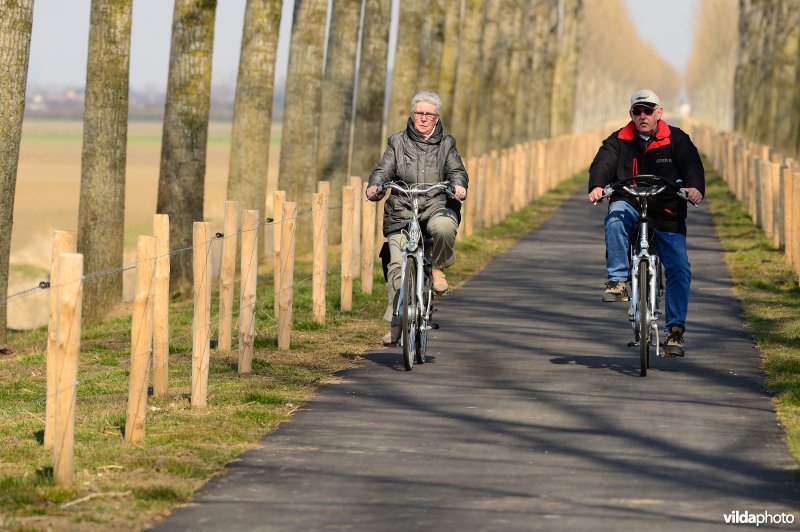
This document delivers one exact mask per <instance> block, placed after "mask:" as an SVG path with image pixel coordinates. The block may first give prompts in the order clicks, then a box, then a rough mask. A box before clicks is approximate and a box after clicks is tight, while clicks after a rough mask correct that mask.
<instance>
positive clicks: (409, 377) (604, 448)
mask: <svg viewBox="0 0 800 532" xmlns="http://www.w3.org/2000/svg"><path fill="white" fill-rule="evenodd" d="M584 197H585V196H584V195H583V194H580V195H578V196H576V197H575V198H573V199H572V200H570V201H568V202H567V203H566V204H565V205H564V206H563V207H562V208H560V209H559V210H558V211H557V212H556V213H555V214H554V215H553V217H552V218H551V219H550V220H549V221H547V222H546V223H545V224H544V225H543V226H542V227H540V229H538V230H537V231H535V232H533V233H531V234H530V235H528V236H527V237H526V238H524V239H522V240H521V241H520V242H519V243H518V245H516V246H515V247H514V248H513V249H512V250H510V251H509V252H508V253H506V254H504V255H503V256H500V257H498V258H497V259H495V260H494V261H493V262H492V263H491V264H490V265H489V266H488V267H487V268H486V269H485V270H484V271H483V272H481V273H480V274H479V275H477V276H476V277H475V278H474V279H473V280H471V281H470V282H469V283H468V284H466V285H465V286H464V287H462V288H461V289H459V290H457V291H454V292H453V293H452V294H451V295H450V296H449V297H448V298H446V299H443V300H441V304H440V309H441V310H440V312H438V313H437V314H436V317H437V320H438V322H439V324H440V325H441V329H440V330H438V331H432V335H431V337H430V338H429V347H428V354H429V357H428V363H426V364H424V365H422V366H415V367H414V370H413V371H411V372H406V371H405V370H404V369H403V365H402V360H401V358H402V354H401V352H400V350H399V349H397V348H392V349H382V350H377V351H374V352H371V353H368V354H367V355H366V361H365V363H364V365H363V367H360V368H358V369H355V370H351V371H347V372H345V373H343V374H341V382H340V383H338V384H333V385H328V386H326V387H324V388H323V389H321V390H320V392H319V394H318V395H317V396H316V398H315V399H313V400H312V401H311V402H310V403H309V404H308V405H307V406H306V408H304V409H303V410H301V411H300V412H298V413H297V414H296V415H295V416H294V417H293V418H292V420H291V421H290V422H288V423H285V424H283V425H282V426H280V427H279V428H278V429H277V430H276V431H274V432H273V433H272V434H270V435H269V436H268V437H266V438H265V439H264V440H263V442H262V445H261V446H260V447H259V448H257V449H254V450H252V451H249V452H247V453H245V454H243V455H242V456H241V459H240V460H238V461H236V462H234V463H232V464H231V465H230V466H229V468H228V469H227V472H226V474H224V475H222V476H220V477H218V478H215V479H214V480H212V481H211V482H210V483H209V484H208V485H207V486H206V487H204V488H203V489H201V490H200V491H199V492H198V493H197V494H196V496H195V498H194V501H193V503H192V504H190V505H187V506H185V507H183V508H179V509H177V510H176V511H175V512H174V513H173V514H172V515H171V516H170V517H169V518H168V519H166V520H165V521H164V522H163V523H162V524H161V525H159V526H158V527H157V530H215V529H219V530H281V531H284V530H304V531H305V530H359V531H360V530H369V531H373V530H403V531H405V530H592V531H595V530H596V531H603V530H608V531H618V530H723V529H728V530H729V529H730V527H731V526H732V525H727V524H726V523H725V518H724V516H725V515H726V514H730V513H731V512H733V511H737V510H738V511H739V512H740V515H742V514H743V513H744V512H745V511H748V512H749V513H750V514H753V513H757V514H762V515H763V513H764V512H768V513H769V514H770V515H774V514H780V513H784V514H792V516H793V518H794V519H795V523H794V525H788V524H783V525H775V526H776V528H783V529H789V528H798V527H800V477H798V475H797V474H796V470H797V467H796V464H795V462H794V461H793V460H792V458H791V457H790V456H789V454H788V451H787V448H786V445H785V444H784V442H783V440H782V433H781V429H780V427H779V425H778V423H777V421H776V417H775V412H774V410H773V408H772V404H771V397H770V395H769V393H768V392H767V391H766V390H765V388H764V383H763V377H762V373H761V370H760V366H759V356H758V352H757V351H756V350H755V349H754V347H753V342H752V340H751V339H750V337H749V336H748V334H747V332H746V330H745V327H744V324H743V321H742V315H741V307H740V304H739V302H738V300H737V299H736V298H735V297H734V296H733V294H732V291H731V280H730V276H729V273H728V270H727V268H726V266H725V264H724V262H723V256H722V251H721V247H720V244H719V241H718V239H717V237H716V235H715V233H714V229H713V226H712V223H711V217H710V214H709V212H708V208H707V206H702V207H701V208H700V209H692V210H691V212H690V215H689V218H690V220H689V222H690V223H689V259H690V261H691V263H692V268H693V273H694V276H693V284H692V295H691V300H690V307H689V320H688V323H687V331H686V342H687V355H686V358H684V359H656V360H655V361H654V362H653V367H652V368H651V370H650V371H649V372H648V375H647V377H644V378H643V377H640V376H639V368H638V360H639V359H638V351H637V348H631V347H627V345H626V344H627V342H628V341H630V340H631V339H632V332H631V328H630V326H629V324H628V322H627V319H626V310H627V306H626V304H625V303H602V302H601V296H602V291H603V288H604V286H603V283H604V280H605V270H604V258H603V257H604V246H603V239H602V218H603V215H604V213H605V207H602V206H597V207H592V206H591V204H589V203H588V202H586V201H585V199H584ZM751 526H752V525H751ZM734 528H737V527H735V526H734ZM738 528H747V526H746V525H738ZM754 528H755V527H754ZM762 528H766V526H765V525H762V526H760V527H759V529H762Z"/></svg>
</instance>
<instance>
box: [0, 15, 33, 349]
mask: <svg viewBox="0 0 800 532" xmlns="http://www.w3.org/2000/svg"><path fill="white" fill-rule="evenodd" d="M0 12H2V16H0V102H2V104H0V227H2V228H3V230H2V231H0V353H2V352H3V350H5V346H6V326H7V318H8V316H7V309H8V305H7V304H6V297H8V270H9V256H10V255H11V227H12V225H13V221H14V193H15V190H16V186H17V163H18V162H19V142H20V139H21V137H22V117H23V115H24V114H25V83H26V80H27V77H28V60H29V57H30V50H31V29H32V27H33V0H0Z"/></svg>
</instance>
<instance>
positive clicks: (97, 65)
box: [78, 0, 133, 321]
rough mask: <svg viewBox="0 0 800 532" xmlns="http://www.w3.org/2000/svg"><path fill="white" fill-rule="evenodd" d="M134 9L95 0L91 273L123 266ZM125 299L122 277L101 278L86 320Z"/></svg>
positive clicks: (87, 250)
mask: <svg viewBox="0 0 800 532" xmlns="http://www.w3.org/2000/svg"><path fill="white" fill-rule="evenodd" d="M132 6H133V3H132V0H93V1H92V11H91V18H90V24H89V56H88V62H87V68H86V107H85V109H84V114H83V152H82V160H81V194H80V204H79V208H78V252H79V253H82V254H83V256H84V268H85V269H86V271H87V272H90V273H93V272H102V271H109V270H114V269H119V267H120V266H121V265H122V252H123V249H122V248H123V243H124V238H125V160H126V150H127V140H128V78H129V66H130V55H131V54H130V51H131V11H132ZM121 301H122V273H121V272H120V273H114V274H111V275H104V276H101V277H98V278H97V279H95V280H94V281H92V282H91V283H86V286H85V287H84V289H83V316H84V317H85V319H87V320H90V321H91V320H98V319H100V318H102V317H103V316H104V315H105V314H106V313H107V312H108V311H109V310H110V309H111V308H113V307H114V305H116V304H118V303H120V302H121Z"/></svg>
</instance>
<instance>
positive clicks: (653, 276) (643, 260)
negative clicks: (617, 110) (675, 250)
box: [601, 174, 697, 377]
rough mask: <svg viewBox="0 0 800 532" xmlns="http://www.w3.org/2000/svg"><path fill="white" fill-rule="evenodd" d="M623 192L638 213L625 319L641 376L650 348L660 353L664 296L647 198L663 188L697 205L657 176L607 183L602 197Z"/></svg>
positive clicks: (645, 369)
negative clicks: (660, 327)
mask: <svg viewBox="0 0 800 532" xmlns="http://www.w3.org/2000/svg"><path fill="white" fill-rule="evenodd" d="M620 190H622V191H625V192H626V193H628V195H629V196H630V197H632V198H633V199H634V201H635V205H634V207H636V210H637V211H638V212H639V219H638V221H637V230H636V231H635V232H634V234H632V235H631V239H630V247H629V254H628V259H629V262H630V274H631V298H630V307H629V308H628V321H630V322H631V326H632V327H633V342H630V343H629V344H628V346H629V347H635V346H638V347H639V364H640V370H639V374H640V375H641V376H642V377H644V376H645V375H647V370H648V368H649V367H650V348H651V347H655V354H656V356H660V355H661V354H660V353H659V349H660V348H661V344H660V342H659V339H658V323H657V322H658V318H659V317H660V316H661V314H662V313H661V302H662V300H663V298H664V280H663V279H664V274H663V267H662V266H661V259H660V258H659V257H658V255H657V254H656V253H655V252H654V251H651V249H650V242H651V240H652V238H653V231H654V230H653V229H652V228H651V227H650V218H649V213H648V205H649V201H650V199H651V198H654V197H655V196H658V195H659V194H662V193H663V192H665V191H669V192H670V193H673V194H675V195H676V196H678V197H679V198H682V199H683V200H685V201H687V202H689V203H691V204H692V205H694V206H695V207H696V206H697V204H696V203H694V202H693V201H692V200H690V199H689V198H688V197H687V196H686V193H685V191H684V190H683V189H682V188H680V186H679V185H678V184H676V183H673V182H672V181H668V180H667V179H664V178H663V177H660V176H657V175H649V174H648V175H637V176H634V177H630V178H628V179H624V180H622V181H618V182H616V183H614V184H613V185H607V186H606V187H605V189H604V190H603V197H602V198H601V200H602V199H604V198H608V197H609V196H611V195H612V194H613V193H614V192H617V191H620Z"/></svg>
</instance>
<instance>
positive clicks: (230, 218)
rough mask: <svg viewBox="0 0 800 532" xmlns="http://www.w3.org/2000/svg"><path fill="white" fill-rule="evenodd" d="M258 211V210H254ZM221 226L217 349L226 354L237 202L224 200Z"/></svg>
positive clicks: (229, 335)
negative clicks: (222, 237)
mask: <svg viewBox="0 0 800 532" xmlns="http://www.w3.org/2000/svg"><path fill="white" fill-rule="evenodd" d="M256 212H258V211H256ZM224 219H225V222H224V225H223V228H222V233H223V235H224V239H223V241H222V267H221V268H220V272H219V339H218V340H217V350H218V351H219V352H220V353H222V354H224V355H227V354H228V353H230V352H231V342H232V339H233V280H234V278H235V277H236V242H237V240H238V239H239V235H238V231H239V202H237V201H226V202H225V218H224Z"/></svg>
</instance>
